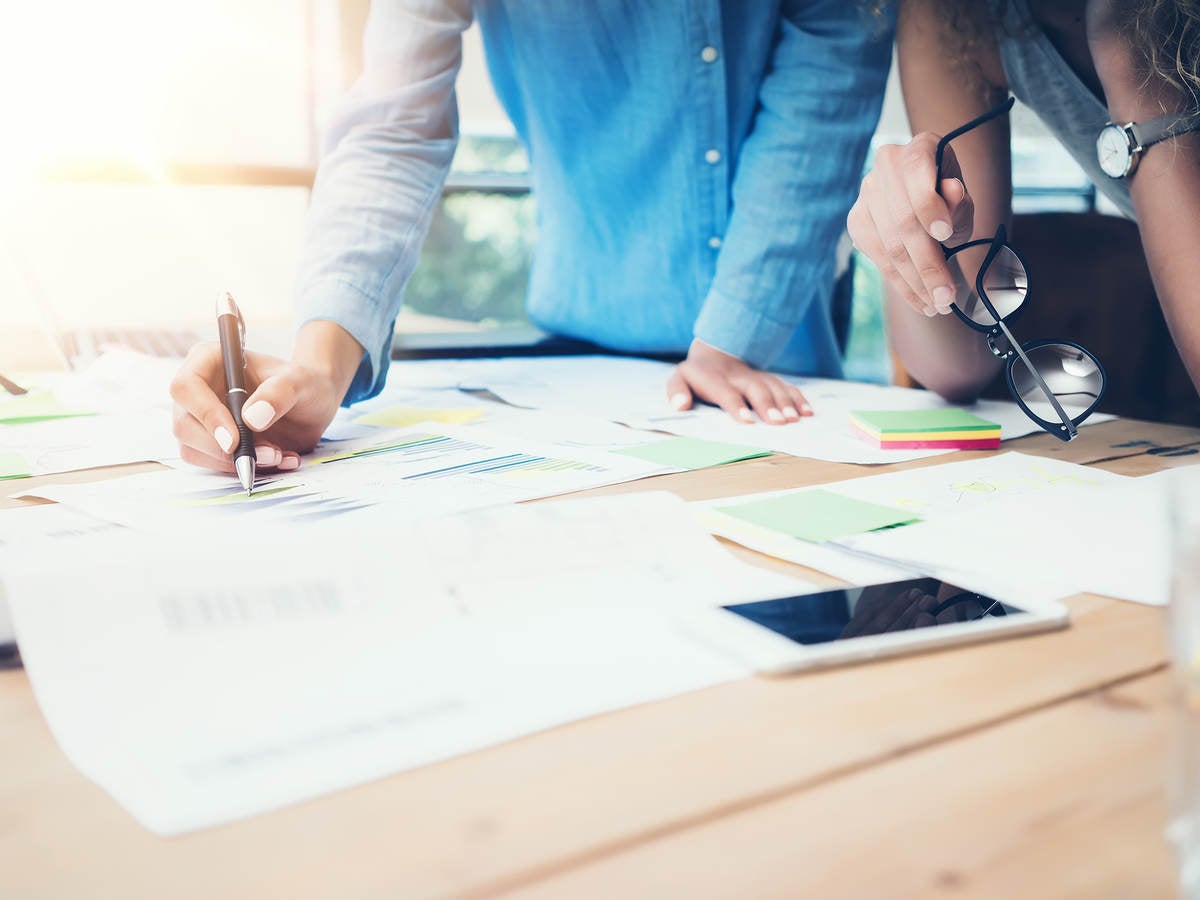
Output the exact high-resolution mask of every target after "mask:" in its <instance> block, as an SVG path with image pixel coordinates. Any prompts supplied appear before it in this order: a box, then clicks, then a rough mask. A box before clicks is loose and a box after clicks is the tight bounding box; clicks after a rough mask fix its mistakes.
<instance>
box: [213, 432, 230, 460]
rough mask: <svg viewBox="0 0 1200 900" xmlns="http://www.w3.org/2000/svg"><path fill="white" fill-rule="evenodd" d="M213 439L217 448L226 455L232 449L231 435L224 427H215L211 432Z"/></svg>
mask: <svg viewBox="0 0 1200 900" xmlns="http://www.w3.org/2000/svg"><path fill="white" fill-rule="evenodd" d="M213 438H214V439H215V440H216V442H217V446H218V447H220V448H221V449H222V450H224V451H225V452H226V453H228V452H229V451H230V450H232V449H233V435H232V434H230V433H229V429H228V428H226V427H225V426H224V425H218V426H217V430H216V431H214V432H213Z"/></svg>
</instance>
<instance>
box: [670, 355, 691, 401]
mask: <svg viewBox="0 0 1200 900" xmlns="http://www.w3.org/2000/svg"><path fill="white" fill-rule="evenodd" d="M667 402H668V403H670V404H671V408H672V409H674V410H678V411H679V412H683V410H685V409H691V408H692V389H691V388H690V387H688V383H687V379H686V378H684V377H683V373H682V372H680V371H679V367H678V366H676V367H675V368H674V369H673V370H672V371H671V376H670V377H669V378H668V379H667Z"/></svg>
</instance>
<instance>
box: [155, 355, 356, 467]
mask: <svg viewBox="0 0 1200 900" xmlns="http://www.w3.org/2000/svg"><path fill="white" fill-rule="evenodd" d="M246 389H247V390H248V391H250V396H249V397H248V398H247V399H246V404H245V406H243V407H242V420H243V421H244V422H245V423H246V425H247V426H249V428H250V430H251V431H255V432H258V433H259V434H260V435H261V436H262V439H261V440H256V441H255V450H256V456H257V461H258V465H259V466H260V467H262V468H266V469H273V468H275V469H282V470H285V471H286V470H289V469H295V468H297V467H298V466H299V465H300V454H301V453H307V452H308V451H310V450H312V448H313V447H315V446H316V444H317V441H318V440H320V438H321V435H322V434H323V433H324V431H325V429H326V428H327V427H328V425H329V423H330V422H331V421H333V417H334V414H335V413H336V412H337V409H338V404H339V403H340V402H341V398H342V392H343V391H344V388H343V389H341V390H339V388H338V386H337V385H336V384H335V382H334V379H333V378H332V377H330V376H329V375H328V374H324V373H322V372H321V371H319V370H318V369H315V368H310V367H307V366H304V365H301V364H298V363H295V362H290V361H288V360H283V359H278V358H276V357H274V356H267V355H264V354H262V353H247V354H246ZM171 397H172V399H174V401H175V421H174V432H175V437H176V438H177V439H178V440H179V455H180V456H181V457H182V458H183V460H184V461H185V462H189V463H192V464H193V465H197V466H203V467H205V468H209V469H219V470H221V471H224V472H232V471H233V458H232V457H231V455H230V454H231V453H232V452H233V450H234V449H235V448H236V443H237V427H236V426H235V425H234V422H233V416H232V415H231V414H230V412H229V408H228V407H227V406H226V405H225V399H224V398H225V370H224V367H223V365H222V362H221V345H220V344H218V343H215V342H212V343H205V344H197V345H196V346H195V347H193V348H192V351H191V352H190V353H189V354H188V356H187V359H186V360H184V363H183V366H182V368H181V369H180V370H179V373H178V374H177V375H176V376H175V379H174V381H172V382H171Z"/></svg>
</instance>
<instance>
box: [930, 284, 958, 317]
mask: <svg viewBox="0 0 1200 900" xmlns="http://www.w3.org/2000/svg"><path fill="white" fill-rule="evenodd" d="M953 302H954V291H952V290H950V288H948V287H946V286H945V285H944V284H943V285H941V286H940V287H935V288H934V289H933V305H934V306H936V307H937V311H938V312H940V313H948V312H950V304H951V303H953Z"/></svg>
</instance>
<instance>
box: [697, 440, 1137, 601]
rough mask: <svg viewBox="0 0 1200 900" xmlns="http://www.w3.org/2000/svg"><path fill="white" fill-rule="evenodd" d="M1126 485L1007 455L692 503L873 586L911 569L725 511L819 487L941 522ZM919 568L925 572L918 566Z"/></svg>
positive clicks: (738, 533)
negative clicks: (1012, 503) (978, 510)
mask: <svg viewBox="0 0 1200 900" xmlns="http://www.w3.org/2000/svg"><path fill="white" fill-rule="evenodd" d="M1128 480H1129V479H1127V478H1126V477H1125V476H1123V475H1115V474H1113V473H1112V472H1107V471H1105V470H1103V469H1095V468H1090V467H1088V466H1081V465H1076V464H1075V463H1068V462H1063V461H1062V460H1057V459H1050V458H1046V457H1040V456H1029V455H1027V454H1024V453H1001V454H998V455H996V456H991V457H985V458H982V459H970V460H964V461H962V462H957V463H945V464H943V465H936V466H928V467H925V468H920V469H909V470H905V471H903V472H888V473H885V474H882V475H870V476H867V477H865V478H851V479H847V480H845V481H835V482H830V483H828V484H819V485H813V486H812V487H808V488H800V489H792V490H782V491H765V492H762V493H758V494H747V495H743V496H738V497H722V498H719V499H716V500H704V501H699V502H696V503H692V504H691V508H692V510H693V511H694V513H695V515H696V517H697V519H698V520H699V521H700V522H701V524H703V525H704V526H705V527H706V528H708V529H709V530H710V531H712V533H713V534H717V535H720V536H721V537H724V538H727V539H728V540H731V541H735V542H736V543H739V544H741V545H743V546H745V547H750V548H751V549H753V550H757V551H759V552H760V553H766V554H768V555H769V556H774V557H777V558H779V559H786V560H788V561H789V562H794V563H799V564H800V565H803V566H808V567H809V568H812V569H817V570H819V571H821V572H825V573H826V574H828V575H833V576H834V577H835V578H841V579H843V580H845V581H849V582H851V583H852V584H874V583H879V582H884V581H895V580H899V579H903V578H908V577H911V575H912V570H913V566H911V565H909V566H897V565H895V564H889V563H888V562H886V561H885V560H883V559H872V558H868V557H866V556H864V555H862V554H860V553H848V552H846V550H845V548H844V547H842V546H840V545H839V544H837V543H826V544H813V543H810V542H808V541H801V540H797V539H796V538H793V537H789V536H788V535H784V534H780V533H779V532H776V531H772V530H771V529H769V528H763V527H762V526H759V525H755V524H753V523H751V522H746V521H743V520H741V519H738V518H736V517H734V516H731V515H729V514H728V513H724V512H721V508H722V507H727V506H738V505H740V504H743V503H751V502H754V501H756V500H765V499H767V498H770V497H778V496H781V495H784V494H793V493H803V492H804V491H810V490H821V491H828V492H830V493H834V494H840V495H842V496H844V497H850V498H852V499H855V500H862V501H864V502H867V503H877V504H880V505H882V506H890V507H893V508H896V509H904V510H908V511H911V512H912V513H914V514H916V515H918V516H920V517H921V518H922V519H936V518H942V517H945V516H949V515H954V514H956V513H958V512H961V511H962V510H965V509H972V508H975V507H980V506H986V505H988V504H991V503H994V502H996V501H998V500H1001V499H1003V498H1006V497H1024V496H1031V495H1032V496H1041V495H1046V494H1057V493H1062V492H1064V491H1067V492H1069V491H1070V490H1071V489H1073V488H1076V487H1085V488H1086V487H1099V486H1102V485H1106V484H1114V483H1118V482H1123V481H1128ZM903 527H904V528H911V527H912V526H911V525H906V526H903ZM917 568H918V569H919V570H920V571H922V572H924V571H925V570H924V569H923V568H921V567H920V566H917Z"/></svg>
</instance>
